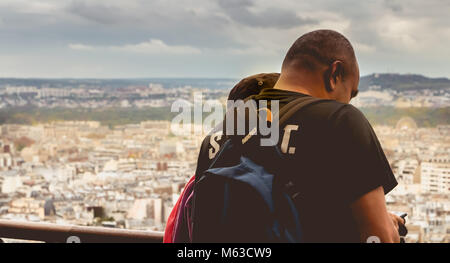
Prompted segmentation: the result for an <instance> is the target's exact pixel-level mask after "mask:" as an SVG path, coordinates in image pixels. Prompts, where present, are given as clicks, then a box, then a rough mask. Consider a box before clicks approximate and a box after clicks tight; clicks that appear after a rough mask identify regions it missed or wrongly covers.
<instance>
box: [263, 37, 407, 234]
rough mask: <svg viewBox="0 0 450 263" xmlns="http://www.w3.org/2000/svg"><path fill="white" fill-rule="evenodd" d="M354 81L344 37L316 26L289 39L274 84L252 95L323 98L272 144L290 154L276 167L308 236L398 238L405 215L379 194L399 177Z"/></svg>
mask: <svg viewBox="0 0 450 263" xmlns="http://www.w3.org/2000/svg"><path fill="white" fill-rule="evenodd" d="M358 83H359V68H358V63H357V59H356V56H355V53H354V51H353V48H352V45H351V44H350V42H349V41H348V40H347V39H346V38H345V37H344V36H343V35H341V34H340V33H338V32H335V31H331V30H318V31H313V32H310V33H307V34H305V35H303V36H301V37H300V38H298V39H297V40H296V41H295V43H294V44H293V45H292V46H291V48H290V49H289V51H288V52H287V54H286V57H285V59H284V61H283V64H282V70H281V75H280V77H279V79H278V81H277V82H276V83H275V86H274V88H273V89H264V90H263V91H262V92H261V93H260V94H259V95H258V96H256V97H255V100H272V99H277V100H279V101H280V107H283V106H284V105H286V104H287V103H289V102H290V101H292V100H294V99H296V98H299V97H304V96H311V97H315V98H321V99H322V100H321V101H320V102H319V103H314V104H311V105H309V106H307V107H306V108H303V109H301V110H299V111H298V112H297V113H296V114H294V115H293V116H292V117H290V118H289V120H288V121H286V123H285V124H284V126H283V127H280V142H279V145H278V146H279V147H280V148H281V149H282V151H283V148H284V151H283V152H284V153H285V155H286V156H287V157H288V158H289V159H290V160H291V162H290V165H289V167H280V173H282V174H285V175H286V174H287V176H289V177H290V178H291V180H292V182H293V183H294V185H295V187H296V188H297V189H296V191H297V195H296V197H295V200H294V201H295V203H296V205H297V208H298V210H299V212H300V215H301V221H302V226H303V227H304V233H303V234H304V236H305V237H304V238H305V241H306V242H366V241H367V240H368V238H369V237H372V238H370V239H369V240H379V241H381V242H399V234H398V227H399V225H401V224H403V223H404V220H403V219H402V218H400V217H398V216H395V215H393V214H390V213H388V212H387V209H386V203H385V197H384V195H385V194H386V193H388V192H389V191H391V190H392V189H393V188H394V187H395V186H396V185H397V181H396V180H395V177H394V175H393V173H392V171H391V169H390V166H389V163H388V161H387V160H386V157H385V155H384V153H383V150H382V148H381V146H380V143H379V141H378V139H377V137H376V135H375V133H374V131H373V129H372V127H371V125H370V124H369V122H368V121H367V119H366V118H365V117H364V115H363V114H362V113H361V112H360V111H359V110H358V109H356V108H355V107H353V106H352V105H350V104H349V102H350V100H351V99H352V98H353V97H355V96H356V95H357V93H358ZM283 132H284V134H283ZM274 162H276V160H274ZM373 236H374V237H375V238H373Z"/></svg>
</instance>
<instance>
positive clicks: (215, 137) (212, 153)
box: [208, 132, 222, 160]
mask: <svg viewBox="0 0 450 263" xmlns="http://www.w3.org/2000/svg"><path fill="white" fill-rule="evenodd" d="M220 139H222V132H216V133H214V134H212V135H211V137H210V139H209V144H210V145H211V147H212V148H209V151H208V154H209V155H208V157H209V159H210V160H211V159H213V158H214V157H216V154H217V153H218V152H219V149H220V145H219V143H218V141H220Z"/></svg>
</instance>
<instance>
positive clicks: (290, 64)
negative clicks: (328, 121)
mask: <svg viewBox="0 0 450 263" xmlns="http://www.w3.org/2000/svg"><path fill="white" fill-rule="evenodd" d="M280 82H283V83H277V84H279V85H277V88H280V87H281V88H282V86H283V84H284V85H287V86H289V85H291V86H292V87H294V86H299V89H298V91H300V92H302V91H303V92H307V93H310V94H311V95H313V96H316V97H322V98H328V99H334V100H337V101H340V102H344V103H348V102H349V101H350V99H351V98H352V97H354V96H356V93H357V91H358V84H359V68H358V62H357V60H356V56H355V52H354V50H353V47H352V45H351V44H350V41H348V39H347V38H345V37H344V36H343V35H342V34H340V33H338V32H336V31H332V30H317V31H312V32H309V33H307V34H304V35H303V36H301V37H299V38H298V39H297V40H296V41H295V42H294V44H293V45H292V46H291V48H290V49H289V51H288V52H287V54H286V57H285V59H284V61H283V66H282V69H281V77H280ZM291 89H292V88H291ZM294 89H295V88H294Z"/></svg>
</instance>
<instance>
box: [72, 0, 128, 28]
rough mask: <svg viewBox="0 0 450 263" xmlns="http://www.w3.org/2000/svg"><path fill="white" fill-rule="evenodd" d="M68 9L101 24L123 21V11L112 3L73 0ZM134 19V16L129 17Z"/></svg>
mask: <svg viewBox="0 0 450 263" xmlns="http://www.w3.org/2000/svg"><path fill="white" fill-rule="evenodd" d="M66 11H67V12H68V13H71V14H75V15H78V16H80V17H83V18H86V19H88V20H92V21H94V22H97V23H100V24H116V23H120V22H121V21H123V19H121V18H123V17H122V16H123V11H122V10H121V9H120V8H118V7H115V6H112V5H104V4H92V3H91V4H88V2H85V1H72V2H71V3H70V4H69V5H68V6H67V7H66ZM127 18H130V19H132V17H127Z"/></svg>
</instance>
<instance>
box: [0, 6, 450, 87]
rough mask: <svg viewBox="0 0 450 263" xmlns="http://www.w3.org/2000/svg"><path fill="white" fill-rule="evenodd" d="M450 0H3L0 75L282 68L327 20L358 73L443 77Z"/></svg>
mask: <svg viewBox="0 0 450 263" xmlns="http://www.w3.org/2000/svg"><path fill="white" fill-rule="evenodd" d="M449 14H450V1H448V0H426V1H425V0H411V1H402V0H399V1H388V0H373V1H359V0H355V1H350V0H344V1H343V0H339V1H331V0H315V1H298V0H277V1H272V0H177V1H175V0H120V1H119V0H36V1H31V0H0V77H41V78H46V77H51V78H59V77H93V78H110V77H113V78H126V77H210V78H213V77H231V78H240V77H243V76H245V75H248V74H252V73H259V72H271V71H279V70H280V66H281V62H282V60H283V57H284V54H285V52H286V51H287V49H288V48H289V46H290V45H291V44H292V43H293V41H295V39H296V38H297V37H299V36H300V35H302V34H303V33H306V32H308V31H311V30H314V29H321V28H327V29H334V30H337V31H339V32H341V33H343V34H344V35H345V36H347V37H348V38H349V39H350V41H351V42H352V43H353V45H354V47H355V50H356V55H357V57H358V59H359V64H360V69H361V74H362V75H365V74H370V73H374V72H391V73H420V74H425V75H427V76H433V77H441V76H443V77H450V19H449V17H448V16H449Z"/></svg>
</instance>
